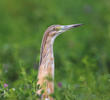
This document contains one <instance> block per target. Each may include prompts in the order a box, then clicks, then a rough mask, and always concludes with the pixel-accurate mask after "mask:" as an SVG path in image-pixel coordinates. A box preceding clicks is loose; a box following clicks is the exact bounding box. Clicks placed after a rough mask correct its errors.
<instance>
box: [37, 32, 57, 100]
mask: <svg viewBox="0 0 110 100" xmlns="http://www.w3.org/2000/svg"><path fill="white" fill-rule="evenodd" d="M54 39H55V38H54V37H52V36H51V35H49V34H48V32H45V34H44V37H43V40H42V45H41V54H40V64H39V74H38V84H40V86H41V88H42V89H43V90H44V91H45V92H44V94H43V97H42V98H48V100H53V98H51V97H49V95H50V94H52V93H53V92H54V82H53V80H54V54H53V43H54ZM41 73H42V74H41ZM48 77H49V78H51V80H50V79H49V80H48ZM44 84H45V87H44ZM40 92H41V90H40V91H38V94H40Z"/></svg>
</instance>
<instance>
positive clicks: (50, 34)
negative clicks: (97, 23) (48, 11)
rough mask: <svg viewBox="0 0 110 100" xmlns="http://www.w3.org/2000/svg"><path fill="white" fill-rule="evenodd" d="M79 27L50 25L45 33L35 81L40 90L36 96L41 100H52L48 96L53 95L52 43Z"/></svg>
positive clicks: (73, 25)
mask: <svg viewBox="0 0 110 100" xmlns="http://www.w3.org/2000/svg"><path fill="white" fill-rule="evenodd" d="M81 25H82V24H72V25H52V26H50V27H48V29H47V30H46V31H45V33H44V36H43V40H42V45H41V53H40V64H39V71H38V81H37V85H39V86H40V88H39V89H38V90H37V94H38V95H41V100H53V98H52V97H51V96H50V95H51V94H53V93H54V70H55V69H54V54H53V43H54V40H55V38H56V37H57V36H58V35H60V34H61V33H63V32H65V31H67V30H69V29H72V28H75V27H78V26H81ZM42 91H43V92H42Z"/></svg>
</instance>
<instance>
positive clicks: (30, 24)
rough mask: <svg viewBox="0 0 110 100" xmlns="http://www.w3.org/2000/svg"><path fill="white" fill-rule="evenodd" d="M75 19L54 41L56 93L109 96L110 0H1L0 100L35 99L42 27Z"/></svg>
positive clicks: (89, 99) (99, 99) (69, 97)
mask: <svg viewBox="0 0 110 100" xmlns="http://www.w3.org/2000/svg"><path fill="white" fill-rule="evenodd" d="M77 23H83V24H84V25H83V26H82V27H78V28H76V29H73V30H70V31H67V32H65V33H64V34H62V35H61V36H59V37H58V38H57V39H56V41H55V43H54V56H55V93H54V95H53V96H54V98H55V100H110V0H100V1H99V0H1V1H0V100H37V98H38V97H37V96H36V93H35V91H36V81H37V72H38V66H39V60H40V46H41V41H42V36H43V33H44V31H45V30H46V28H47V27H48V26H50V25H53V24H61V25H68V24H77Z"/></svg>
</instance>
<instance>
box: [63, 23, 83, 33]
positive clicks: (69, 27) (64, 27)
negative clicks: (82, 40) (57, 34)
mask: <svg viewBox="0 0 110 100" xmlns="http://www.w3.org/2000/svg"><path fill="white" fill-rule="evenodd" d="M82 25H83V24H72V25H64V26H63V27H62V30H65V31H66V30H69V29H72V28H75V27H79V26H82Z"/></svg>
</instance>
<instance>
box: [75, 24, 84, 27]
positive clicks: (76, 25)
mask: <svg viewBox="0 0 110 100" xmlns="http://www.w3.org/2000/svg"><path fill="white" fill-rule="evenodd" d="M82 25H84V24H75V25H74V27H78V26H82Z"/></svg>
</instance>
